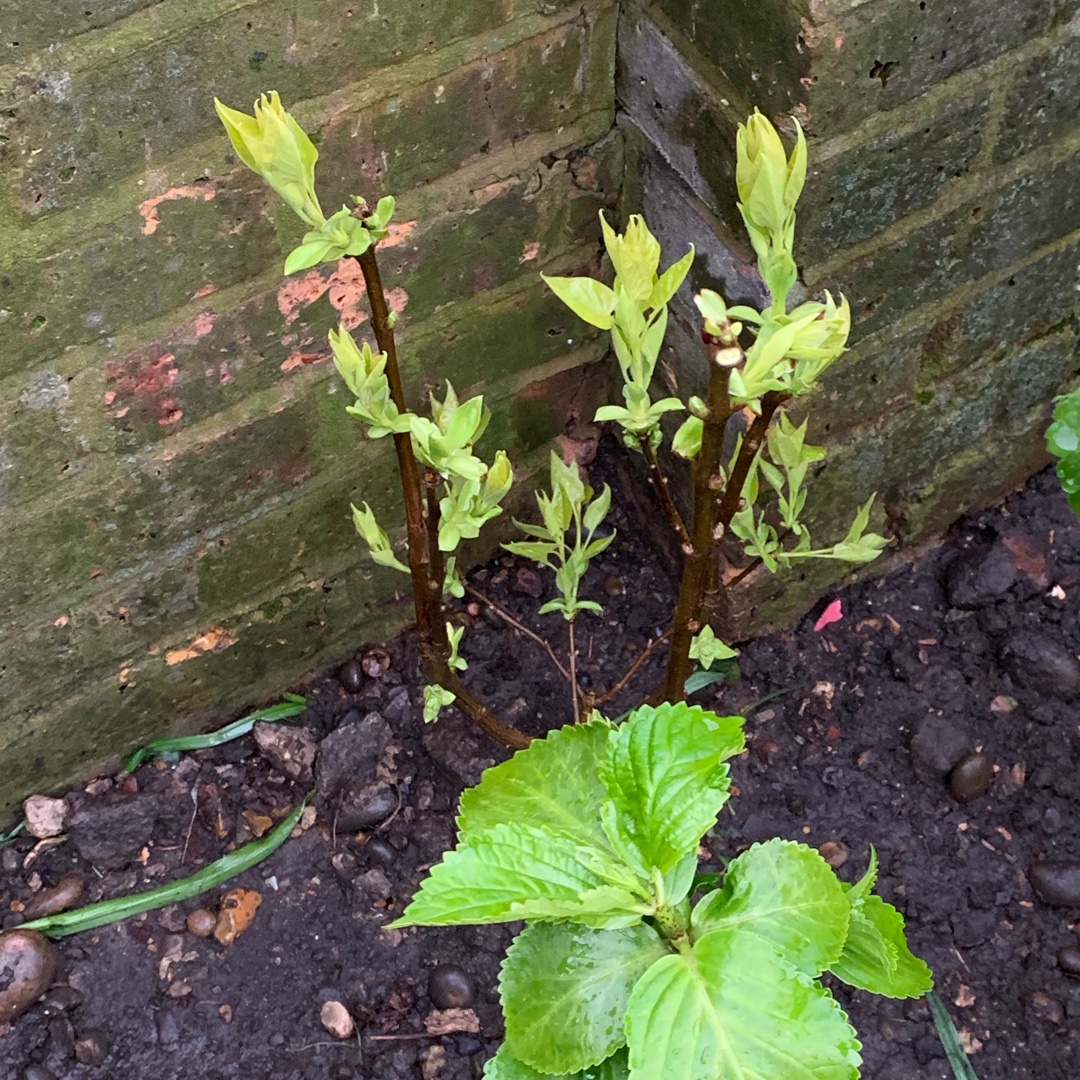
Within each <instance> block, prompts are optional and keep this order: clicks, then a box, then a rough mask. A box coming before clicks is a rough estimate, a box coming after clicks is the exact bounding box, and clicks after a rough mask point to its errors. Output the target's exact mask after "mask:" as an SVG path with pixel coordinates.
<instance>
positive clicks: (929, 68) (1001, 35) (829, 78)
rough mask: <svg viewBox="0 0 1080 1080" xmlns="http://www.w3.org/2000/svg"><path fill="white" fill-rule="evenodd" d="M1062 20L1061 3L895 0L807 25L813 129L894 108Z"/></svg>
mask: <svg viewBox="0 0 1080 1080" xmlns="http://www.w3.org/2000/svg"><path fill="white" fill-rule="evenodd" d="M1058 15H1059V5H1058V3H1057V2H1056V0H1025V2H1024V3H1018V4H1004V5H1003V4H988V3H986V2H985V0H920V2H918V3H916V2H915V0H892V2H891V3H887V4H886V3H878V4H867V5H864V6H863V7H860V8H857V9H855V10H854V11H851V12H848V13H846V14H843V15H840V16H839V17H838V18H835V19H829V18H827V17H826V18H825V19H823V20H822V21H820V22H819V23H818V24H817V25H813V26H812V25H811V24H809V23H808V24H807V27H806V29H805V31H804V33H805V36H806V41H807V44H808V45H810V46H811V50H812V59H811V60H810V72H809V73H808V74H809V78H810V80H811V82H810V84H809V87H808V93H807V101H808V104H809V118H810V123H811V130H813V131H816V132H819V133H821V134H832V133H834V132H836V131H839V130H843V129H847V128H851V127H854V126H855V125H856V124H857V123H859V122H860V121H861V120H864V119H866V118H867V117H868V116H871V115H873V114H874V113H878V112H885V111H888V110H892V109H895V108H897V106H899V105H902V104H904V103H905V102H908V101H911V100H913V99H915V98H918V97H919V96H921V95H923V94H925V93H927V91H929V90H931V89H932V88H933V87H935V86H937V85H939V84H941V83H943V82H944V81H945V80H946V79H948V78H950V77H951V76H953V75H956V74H958V73H959V72H962V71H966V70H968V69H970V68H974V67H977V66H979V65H981V64H985V63H987V62H989V61H991V60H994V59H996V58H997V57H999V56H1001V55H1002V54H1004V53H1006V52H1007V51H1008V50H1010V49H1013V48H1015V47H1017V46H1019V45H1023V44H1024V43H1025V42H1027V41H1029V40H1031V39H1032V38H1033V37H1035V36H1036V35H1037V34H1041V33H1043V32H1044V31H1046V30H1047V29H1049V28H1050V27H1051V26H1052V25H1053V24H1054V21H1055V18H1056V17H1057V16H1058Z"/></svg>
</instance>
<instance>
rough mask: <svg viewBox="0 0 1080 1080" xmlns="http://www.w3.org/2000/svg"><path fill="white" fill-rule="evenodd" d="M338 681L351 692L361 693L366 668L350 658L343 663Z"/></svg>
mask: <svg viewBox="0 0 1080 1080" xmlns="http://www.w3.org/2000/svg"><path fill="white" fill-rule="evenodd" d="M338 682H340V683H341V685H342V686H344V687H345V689H346V690H348V691H349V693H350V694H356V693H359V691H360V688H361V687H362V686H363V685H364V669H363V668H362V667H361V666H360V665H359V664H358V663H357V662H356V661H355V660H348V661H346V662H345V663H344V664H342V665H341V670H340V671H339V672H338Z"/></svg>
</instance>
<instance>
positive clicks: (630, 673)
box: [585, 627, 671, 713]
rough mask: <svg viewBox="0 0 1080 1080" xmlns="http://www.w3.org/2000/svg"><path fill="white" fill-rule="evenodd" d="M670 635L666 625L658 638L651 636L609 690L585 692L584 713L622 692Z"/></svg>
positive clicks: (669, 629)
mask: <svg viewBox="0 0 1080 1080" xmlns="http://www.w3.org/2000/svg"><path fill="white" fill-rule="evenodd" d="M670 637H671V628H670V627H668V629H667V630H665V631H664V633H663V634H661V635H660V637H658V638H653V639H652V641H650V642H649V644H648V645H646V646H645V648H644V649H642V650H641V652H640V653H639V654H638V655H637V657H636V658H635V659H634V662H633V663H632V664H631V665H630V667H629V669H628V670H627V672H626V674H625V675H624V676H623V677H622V678H621V679H620V680H619V681H618V682H617V683H616V684H615V685H614V686H613V687H611V689H610V690H605V691H604V692H603V693H602V694H586V695H585V706H586V713H588V712H591V711H592V710H593V709H595V708H596V707H597V706H598V705H604V704H606V703H607V702H609V701H610V700H611V699H612V698H613V697H615V696H616V695H617V694H620V693H622V691H623V690H625V689H626V687H627V686H628V685H629V683H630V680H631V679H632V678H633V677H634V676H635V675H636V674H637V673H638V672H639V671H640V670H641V668H642V666H643V665H644V664H645V663H647V661H648V659H649V657H650V656H652V654H653V653H654V652H655V651H656V650H657V649H658V648H659V647H660V646H661V645H663V644H664V643H665V642H666V641H667V640H668V639H669V638H670Z"/></svg>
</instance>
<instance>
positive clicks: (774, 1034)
mask: <svg viewBox="0 0 1080 1080" xmlns="http://www.w3.org/2000/svg"><path fill="white" fill-rule="evenodd" d="M625 1024H626V1034H627V1039H628V1042H629V1045H630V1080H857V1077H858V1075H859V1070H858V1067H859V1064H860V1060H861V1059H860V1057H859V1043H858V1040H857V1039H856V1037H855V1031H854V1029H853V1028H852V1027H851V1025H850V1024H849V1023H848V1022H847V1017H846V1016H845V1015H844V1012H843V1010H842V1009H841V1008H840V1006H839V1005H838V1004H837V1003H836V1001H834V1000H833V998H832V997H831V996H830V995H829V993H828V991H826V990H825V989H824V988H823V987H822V986H820V985H819V984H818V983H816V982H815V981H814V980H813V979H811V978H810V977H809V976H806V975H803V974H802V973H801V972H798V971H796V970H795V969H794V968H793V967H792V966H791V965H790V964H788V963H787V962H786V961H784V960H783V959H781V957H780V956H779V955H778V954H777V953H776V951H775V950H774V949H773V947H772V946H771V945H770V944H769V943H768V942H767V941H764V940H762V939H760V938H756V937H751V936H749V935H746V934H739V933H735V932H729V931H727V930H714V931H713V932H712V933H711V934H706V935H705V937H703V938H701V939H700V940H699V941H698V942H697V943H696V944H695V945H694V947H693V950H692V951H691V952H689V953H679V954H678V955H671V956H666V957H664V958H663V959H662V960H658V961H657V962H656V963H655V964H654V965H653V966H652V967H651V968H650V969H649V970H648V971H647V972H646V973H645V975H644V976H643V977H642V978H641V979H640V980H639V981H638V984H637V986H635V987H634V991H633V993H632V994H631V995H630V1004H629V1006H628V1008H627V1012H626V1019H625Z"/></svg>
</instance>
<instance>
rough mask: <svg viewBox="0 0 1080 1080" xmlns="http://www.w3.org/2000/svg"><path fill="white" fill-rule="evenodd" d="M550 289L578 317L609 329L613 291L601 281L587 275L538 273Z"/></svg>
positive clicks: (612, 306) (602, 328) (613, 302)
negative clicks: (564, 275)
mask: <svg viewBox="0 0 1080 1080" xmlns="http://www.w3.org/2000/svg"><path fill="white" fill-rule="evenodd" d="M540 276H541V277H542V278H543V279H544V282H545V284H546V285H547V287H548V288H549V289H551V291H552V292H553V293H554V294H555V295H556V296H557V297H558V298H559V299H560V300H561V301H562V302H563V303H564V304H565V305H566V306H567V307H568V308H569V309H570V310H571V311H572V312H573V313H574V314H575V315H577V316H578V318H580V319H584V320H585V322H587V323H591V324H592V325H593V326H596V327H599V328H600V329H601V330H610V329H611V323H612V314H613V312H614V311H615V293H614V292H613V291H612V290H611V289H609V288H608V286H607V285H605V284H604V283H603V282H602V281H596V280H595V279H594V278H589V277H575V278H569V277H548V276H547V275H546V274H541V275H540Z"/></svg>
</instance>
